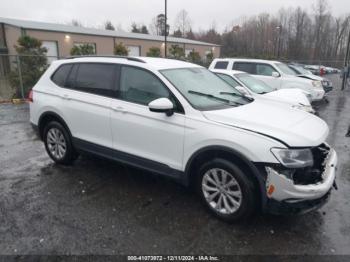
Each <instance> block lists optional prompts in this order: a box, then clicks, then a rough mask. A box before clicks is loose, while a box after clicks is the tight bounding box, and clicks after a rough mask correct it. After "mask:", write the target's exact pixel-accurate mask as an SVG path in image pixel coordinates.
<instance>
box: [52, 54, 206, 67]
mask: <svg viewBox="0 0 350 262" xmlns="http://www.w3.org/2000/svg"><path fill="white" fill-rule="evenodd" d="M74 62H76V63H82V62H90V63H92V62H96V63H119V64H129V65H141V66H142V67H151V68H152V69H155V70H163V69H175V68H191V67H192V68H193V67H201V66H199V65H196V64H192V63H189V62H185V61H181V60H176V59H168V58H157V57H127V56H85V57H84V56H81V57H78V56H77V57H68V58H66V59H62V60H56V61H54V62H53V63H58V64H66V63H74ZM145 65H147V66H145Z"/></svg>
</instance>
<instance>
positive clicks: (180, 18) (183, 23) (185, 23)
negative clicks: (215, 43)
mask: <svg viewBox="0 0 350 262" xmlns="http://www.w3.org/2000/svg"><path fill="white" fill-rule="evenodd" d="M191 25H192V22H191V19H190V17H189V15H188V12H187V11H186V10H185V9H182V10H181V11H180V12H179V13H178V14H177V15H176V18H175V23H174V27H175V28H176V30H178V31H180V32H181V36H182V37H185V36H186V34H187V32H189V31H190V29H191Z"/></svg>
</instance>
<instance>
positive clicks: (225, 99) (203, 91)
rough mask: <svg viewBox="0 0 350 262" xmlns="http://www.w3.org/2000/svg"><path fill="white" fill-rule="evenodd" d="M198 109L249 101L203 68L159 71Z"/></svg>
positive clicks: (223, 106) (215, 107) (234, 104)
mask: <svg viewBox="0 0 350 262" xmlns="http://www.w3.org/2000/svg"><path fill="white" fill-rule="evenodd" d="M160 72H161V73H162V74H163V75H164V76H165V77H166V78H167V79H168V80H169V81H170V82H171V83H172V84H173V85H174V86H175V87H176V88H177V89H178V90H179V91H180V92H181V94H182V95H183V96H184V97H185V98H186V99H187V100H188V101H189V103H190V104H191V105H192V106H193V107H194V108H196V109H198V110H203V111H206V110H215V109H223V108H228V107H232V106H239V105H244V104H247V103H249V99H246V98H245V97H243V96H242V95H241V94H240V93H239V92H238V91H237V90H236V89H234V88H233V87H231V86H230V85H229V84H227V83H226V82H225V81H224V80H222V79H221V78H219V77H218V76H216V75H215V74H214V73H212V72H210V71H209V70H207V69H205V68H177V69H166V70H161V71H160Z"/></svg>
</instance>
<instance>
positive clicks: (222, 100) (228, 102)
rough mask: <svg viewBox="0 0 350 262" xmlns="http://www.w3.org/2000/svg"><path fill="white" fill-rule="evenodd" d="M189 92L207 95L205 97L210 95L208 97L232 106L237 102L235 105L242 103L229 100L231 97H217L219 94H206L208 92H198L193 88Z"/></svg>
mask: <svg viewBox="0 0 350 262" xmlns="http://www.w3.org/2000/svg"><path fill="white" fill-rule="evenodd" d="M188 93H190V94H194V95H199V96H205V97H208V98H211V99H214V100H217V101H221V102H224V103H226V104H229V105H231V106H232V104H235V105H242V104H241V103H237V102H235V101H231V100H229V99H225V98H221V97H217V96H214V95H212V94H206V93H202V92H197V91H193V90H189V91H188Z"/></svg>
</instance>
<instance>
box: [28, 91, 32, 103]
mask: <svg viewBox="0 0 350 262" xmlns="http://www.w3.org/2000/svg"><path fill="white" fill-rule="evenodd" d="M28 101H29V102H33V90H30V91H29V94H28Z"/></svg>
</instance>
